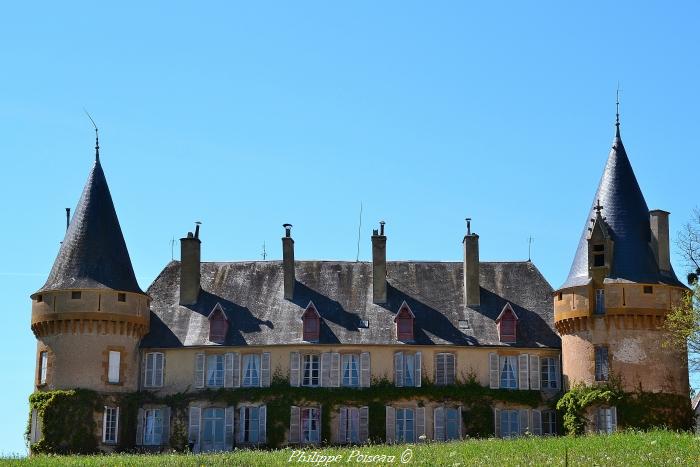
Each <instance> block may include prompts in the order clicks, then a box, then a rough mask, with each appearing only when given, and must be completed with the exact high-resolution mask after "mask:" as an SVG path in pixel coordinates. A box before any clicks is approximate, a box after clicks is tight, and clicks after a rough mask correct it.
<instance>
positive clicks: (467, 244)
mask: <svg viewBox="0 0 700 467" xmlns="http://www.w3.org/2000/svg"><path fill="white" fill-rule="evenodd" d="M466 221H467V235H465V236H464V240H462V245H463V247H464V304H465V305H466V306H469V307H475V306H479V305H480V304H481V298H480V289H479V236H478V235H477V234H475V233H472V226H471V221H472V220H471V218H467V219H466Z"/></svg>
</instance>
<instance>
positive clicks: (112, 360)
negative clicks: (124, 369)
mask: <svg viewBox="0 0 700 467" xmlns="http://www.w3.org/2000/svg"><path fill="white" fill-rule="evenodd" d="M121 359H122V353H121V352H119V351H118V350H110V351H109V356H108V366H107V382H108V383H111V384H118V383H119V380H120V376H121V375H120V371H119V367H120V366H121Z"/></svg>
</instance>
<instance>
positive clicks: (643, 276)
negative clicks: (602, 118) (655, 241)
mask: <svg viewBox="0 0 700 467" xmlns="http://www.w3.org/2000/svg"><path fill="white" fill-rule="evenodd" d="M598 201H600V205H601V206H602V207H603V211H602V214H603V216H604V217H605V221H606V224H607V227H608V231H609V232H610V236H611V238H612V240H613V241H614V252H613V261H612V267H611V271H610V274H609V276H608V277H609V280H620V281H629V282H641V283H648V284H655V283H662V284H669V285H675V286H680V287H684V285H683V284H682V283H681V282H680V281H679V280H678V278H677V277H676V274H675V273H674V272H673V268H671V270H670V271H669V272H668V273H664V274H662V273H661V272H660V271H659V267H658V265H657V264H656V259H655V257H654V252H653V251H652V249H651V245H650V243H649V242H650V240H651V229H650V223H649V208H648V207H647V203H646V201H645V200H644V195H643V194H642V190H641V189H640V188H639V183H637V177H635V175H634V170H632V164H630V161H629V158H628V157H627V152H626V151H625V146H624V145H623V144H622V138H621V137H620V126H619V122H618V123H617V130H616V132H615V139H614V140H613V145H612V149H610V154H609V155H608V161H607V164H606V165H605V170H604V171H603V176H602V177H601V179H600V183H599V184H598V190H597V191H596V193H595V196H594V197H593V202H592V203H591V208H590V209H589V211H588V215H587V216H586V223H585V224H584V227H583V233H582V234H581V240H580V241H579V244H578V248H577V250H576V256H575V257H574V262H573V264H572V265H571V271H570V272H569V277H568V278H567V279H566V281H565V282H564V284H563V285H562V286H561V287H560V288H561V289H563V288H566V287H573V286H577V285H583V284H586V283H588V281H589V278H588V233H589V230H588V229H589V227H592V223H591V219H594V218H595V217H596V211H595V207H596V204H597V203H598Z"/></svg>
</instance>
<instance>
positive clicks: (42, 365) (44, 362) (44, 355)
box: [39, 350, 49, 384]
mask: <svg viewBox="0 0 700 467" xmlns="http://www.w3.org/2000/svg"><path fill="white" fill-rule="evenodd" d="M48 364H49V353H48V352H47V351H46V350H44V351H42V352H41V353H40V354H39V384H46V368H47V367H48Z"/></svg>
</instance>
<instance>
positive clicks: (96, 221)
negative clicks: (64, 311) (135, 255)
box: [37, 159, 143, 293]
mask: <svg viewBox="0 0 700 467" xmlns="http://www.w3.org/2000/svg"><path fill="white" fill-rule="evenodd" d="M101 288H106V289H115V290H120V291H124V292H137V293H143V291H142V290H141V288H140V287H139V284H138V283H137V282H136V276H135V275H134V268H133V267H132V265H131V259H130V258H129V251H128V250H127V248H126V243H125V242H124V236H123V235H122V229H121V227H120V226H119V219H117V213H116V211H115V209H114V203H113V202H112V195H111V194H110V192H109V186H107V179H106V178H105V174H104V172H103V170H102V165H101V164H100V161H99V159H96V160H95V165H94V166H93V167H92V170H91V171H90V175H89V176H88V179H87V182H86V183H85V188H84V189H83V193H82V195H81V196H80V201H78V206H77V207H76V208H75V212H74V214H73V218H72V220H71V222H70V225H69V227H68V231H67V232H66V236H65V238H64V239H63V242H62V243H61V248H60V250H59V252H58V256H57V257H56V261H54V264H53V267H52V268H51V272H50V273H49V278H48V279H47V280H46V283H45V284H44V285H43V286H42V287H41V289H39V290H38V291H37V293H38V292H42V291H46V290H58V289H101Z"/></svg>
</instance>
